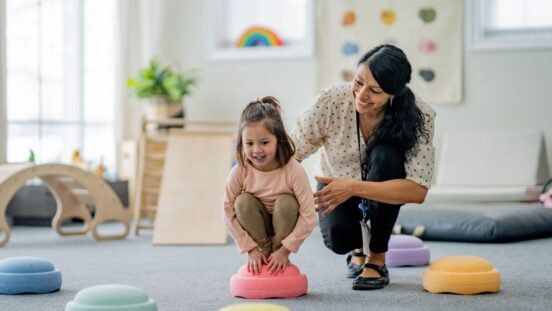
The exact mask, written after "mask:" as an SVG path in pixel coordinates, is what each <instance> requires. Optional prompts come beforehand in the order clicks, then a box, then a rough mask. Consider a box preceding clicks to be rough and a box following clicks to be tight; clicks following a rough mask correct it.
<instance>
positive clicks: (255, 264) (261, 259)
mask: <svg viewBox="0 0 552 311" xmlns="http://www.w3.org/2000/svg"><path fill="white" fill-rule="evenodd" d="M248 255H249V261H248V262H247V271H248V272H251V273H253V274H258V273H260V272H261V265H262V264H263V263H265V264H266V263H267V260H266V257H265V255H264V254H263V252H261V251H260V250H258V249H257V248H256V247H255V248H253V249H252V250H250V251H249V252H248Z"/></svg>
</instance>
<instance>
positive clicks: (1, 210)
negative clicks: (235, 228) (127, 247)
mask: <svg viewBox="0 0 552 311" xmlns="http://www.w3.org/2000/svg"><path fill="white" fill-rule="evenodd" d="M32 178H40V179H41V180H42V181H43V182H44V183H45V184H46V186H47V187H48V188H49V189H50V192H51V193H52V195H53V196H54V198H55V200H56V205H57V208H56V214H55V215H54V218H53V219H52V229H54V230H55V231H56V232H57V233H58V234H60V235H83V234H86V233H87V232H88V231H90V230H91V231H92V235H93V236H94V238H95V239H96V240H115V239H124V238H125V237H126V236H127V235H128V233H129V231H130V221H131V218H132V215H131V213H132V212H131V209H129V208H126V209H125V208H124V207H123V205H122V203H121V201H120V200H119V198H118V197H117V195H116V194H115V192H114V191H113V189H111V187H110V186H109V185H108V184H107V183H106V182H105V181H104V180H103V179H102V178H100V177H99V176H97V175H95V174H93V173H91V172H87V171H84V170H82V169H80V168H78V167H75V166H69V165H64V164H41V165H32V164H1V165H0V230H2V231H3V237H1V238H0V246H3V245H5V244H6V243H8V240H9V238H10V233H11V232H10V227H9V226H8V223H7V222H6V209H7V206H8V203H9V202H10V200H11V199H12V197H13V196H14V195H15V193H16V192H17V190H19V189H20V188H21V187H23V186H24V184H25V182H26V181H28V180H30V179H32ZM90 198H91V199H92V200H90ZM86 202H90V203H92V204H94V206H95V212H94V216H93V217H92V213H91V212H90V210H89V209H88V207H87V205H86ZM73 218H78V219H82V220H83V221H84V225H83V226H82V228H80V229H77V230H70V231H69V230H65V229H64V228H62V224H63V223H64V222H66V221H67V220H71V219H73ZM107 221H117V222H120V223H122V224H123V225H124V231H123V233H120V234H109V235H108V234H105V235H104V234H100V233H99V232H98V226H99V225H100V224H102V223H104V222H107Z"/></svg>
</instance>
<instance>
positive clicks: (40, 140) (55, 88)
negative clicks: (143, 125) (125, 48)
mask: <svg viewBox="0 0 552 311" xmlns="http://www.w3.org/2000/svg"><path fill="white" fill-rule="evenodd" d="M116 10H117V1H112V0H6V46H7V53H6V54H7V55H6V64H7V70H6V77H7V79H6V80H7V105H6V106H7V121H8V122H7V123H8V124H7V128H8V135H7V160H8V161H9V162H21V161H26V160H27V159H28V157H29V153H30V150H33V151H34V153H35V160H36V161H37V162H38V163H45V162H66V163H67V162H69V161H70V159H71V155H72V153H73V151H74V150H76V149H79V150H80V153H81V155H82V156H83V158H84V159H85V160H86V161H87V162H88V161H89V164H90V165H91V166H95V165H97V164H98V163H100V161H103V163H104V165H106V166H107V167H108V168H109V169H110V170H112V169H114V163H115V141H114V125H113V120H114V111H115V90H114V85H115V81H114V77H115V64H114V61H115V57H114V56H115V52H116V51H115V47H116V44H115V33H116V31H115V30H116V25H115V21H116Z"/></svg>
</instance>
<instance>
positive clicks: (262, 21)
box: [205, 0, 314, 59]
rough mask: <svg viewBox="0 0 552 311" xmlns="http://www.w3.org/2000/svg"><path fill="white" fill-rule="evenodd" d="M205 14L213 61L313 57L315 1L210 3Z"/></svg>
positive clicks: (232, 0) (221, 0)
mask: <svg viewBox="0 0 552 311" xmlns="http://www.w3.org/2000/svg"><path fill="white" fill-rule="evenodd" d="M206 12H207V16H206V18H205V19H206V21H207V25H206V27H207V28H208V30H209V31H208V33H209V39H208V40H207V41H208V44H209V46H208V50H209V51H210V56H211V58H212V59H238V58H284V57H305V56H310V55H312V54H313V50H314V48H313V46H314V1H313V0H263V1H258V0H210V1H209V2H208V7H206Z"/></svg>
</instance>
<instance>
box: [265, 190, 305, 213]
mask: <svg viewBox="0 0 552 311" xmlns="http://www.w3.org/2000/svg"><path fill="white" fill-rule="evenodd" d="M272 213H273V214H282V215H297V214H298V213H299V203H298V202H297V199H295V197H294V196H292V195H288V194H284V195H281V196H279V197H278V198H276V200H275V201H274V206H273V212H272Z"/></svg>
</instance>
